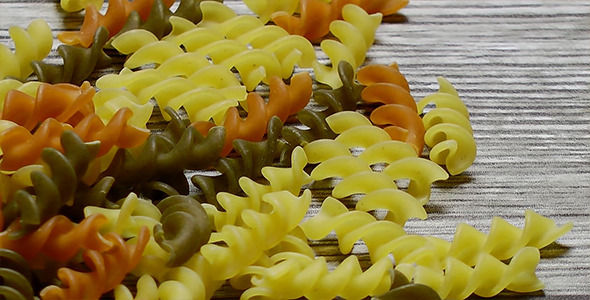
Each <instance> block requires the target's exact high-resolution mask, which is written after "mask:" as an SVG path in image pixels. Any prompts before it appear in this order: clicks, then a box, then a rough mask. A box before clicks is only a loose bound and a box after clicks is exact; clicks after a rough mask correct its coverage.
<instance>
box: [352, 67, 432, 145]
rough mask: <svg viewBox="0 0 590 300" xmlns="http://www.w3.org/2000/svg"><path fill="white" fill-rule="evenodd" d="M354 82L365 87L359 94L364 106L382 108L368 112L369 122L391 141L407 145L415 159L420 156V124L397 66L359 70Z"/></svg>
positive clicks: (413, 102) (422, 132) (421, 138)
mask: <svg viewBox="0 0 590 300" xmlns="http://www.w3.org/2000/svg"><path fill="white" fill-rule="evenodd" d="M384 74H387V75H384ZM357 79H358V80H359V82H360V83H362V84H365V85H367V87H366V88H365V89H364V90H363V92H362V98H363V100H364V101H365V102H367V103H380V104H383V105H380V106H378V107H377V108H375V109H374V110H373V111H372V112H371V116H370V119H371V122H373V124H376V125H379V126H383V128H384V129H385V131H387V133H388V134H389V136H390V137H391V139H393V140H398V141H403V142H407V143H409V144H410V145H412V147H414V149H415V150H416V153H417V154H418V155H420V154H422V150H423V148H424V132H425V129H424V124H423V123H422V118H420V115H418V111H417V107H416V101H415V100H414V97H412V95H411V94H410V88H409V85H408V82H407V80H406V78H405V77H404V75H403V74H402V73H400V72H399V68H398V67H397V64H395V63H394V64H392V65H390V66H380V65H368V66H365V67H363V68H360V69H359V71H358V73H357Z"/></svg>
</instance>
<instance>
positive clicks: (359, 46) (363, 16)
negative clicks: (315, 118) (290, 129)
mask: <svg viewBox="0 0 590 300" xmlns="http://www.w3.org/2000/svg"><path fill="white" fill-rule="evenodd" d="M381 17H382V15H381V13H375V14H371V15H369V14H367V13H366V12H365V11H364V10H363V9H362V8H360V7H358V6H356V5H353V4H347V5H345V6H344V7H343V8H342V19H343V20H336V21H334V22H332V23H330V32H331V33H332V35H334V36H335V37H336V38H337V39H338V41H336V40H324V41H322V42H321V44H320V48H321V49H322V51H323V52H324V53H325V54H326V55H327V57H328V58H329V61H330V63H331V65H332V66H326V65H323V64H321V63H320V62H319V61H315V62H314V65H313V70H314V74H315V78H316V80H317V81H318V82H321V83H324V84H327V85H329V86H330V87H332V88H333V89H336V88H339V87H340V86H342V84H343V83H342V82H341V81H340V78H339V74H338V65H339V64H340V62H341V61H347V62H349V63H350V64H351V65H352V67H353V70H355V71H356V70H357V68H359V67H360V66H361V65H362V63H363V62H364V61H365V56H366V54H367V51H368V49H369V48H370V47H371V45H373V42H374V40H375V32H376V30H377V27H378V26H379V24H381Z"/></svg>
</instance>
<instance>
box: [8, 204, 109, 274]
mask: <svg viewBox="0 0 590 300" xmlns="http://www.w3.org/2000/svg"><path fill="white" fill-rule="evenodd" d="M106 222H107V219H106V218H105V217H104V216H103V215H94V216H90V217H88V218H85V219H83V220H82V222H80V223H79V224H75V223H73V222H72V221H70V220H69V219H68V218H66V217H65V216H63V215H56V216H54V217H52V218H50V219H49V220H47V221H46V222H44V223H43V224H42V225H41V226H40V227H39V228H38V229H36V230H35V231H32V232H30V233H28V234H26V235H23V236H22V237H19V238H17V239H14V236H13V233H16V232H18V230H19V229H20V228H19V227H20V226H19V223H18V222H13V223H12V224H10V226H8V228H7V229H6V230H4V231H3V232H1V233H0V244H1V245H2V249H9V250H12V251H16V252H18V253H19V254H20V255H22V256H23V257H24V258H25V259H26V260H27V261H29V262H31V263H32V264H34V266H36V267H42V266H43V264H44V261H43V260H44V259H45V258H50V259H53V260H56V261H60V262H66V261H68V260H70V259H71V258H73V257H74V255H76V254H77V253H78V252H79V251H80V250H81V249H93V250H99V251H105V250H108V249H109V248H111V247H112V242H111V241H109V240H108V239H106V238H105V237H104V236H103V235H102V234H101V233H100V232H99V229H100V228H101V227H102V226H103V225H104V224H105V223H106Z"/></svg>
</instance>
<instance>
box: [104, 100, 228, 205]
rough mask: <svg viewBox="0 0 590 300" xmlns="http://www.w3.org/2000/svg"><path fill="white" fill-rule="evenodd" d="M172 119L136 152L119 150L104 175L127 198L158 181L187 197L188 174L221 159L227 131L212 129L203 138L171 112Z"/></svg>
mask: <svg viewBox="0 0 590 300" xmlns="http://www.w3.org/2000/svg"><path fill="white" fill-rule="evenodd" d="M165 111H166V112H167V113H168V114H169V115H170V116H171V117H172V119H171V121H170V122H169V123H168V125H167V127H166V128H165V129H164V131H163V132H161V133H152V134H151V135H150V136H149V137H148V138H147V140H146V141H145V143H143V144H142V145H141V146H140V147H139V148H138V149H136V151H133V152H131V151H129V150H124V149H119V151H118V152H117V153H116V154H115V157H114V158H113V160H112V162H111V164H110V165H109V167H108V168H107V170H106V171H105V172H103V174H102V175H105V176H107V175H108V176H112V177H113V178H115V180H116V181H115V184H114V185H115V186H116V187H118V189H120V190H122V191H123V192H124V195H127V194H128V193H129V191H130V190H131V189H132V188H133V187H134V186H137V185H140V184H143V183H147V182H150V181H154V180H158V181H162V182H165V183H167V184H170V185H171V186H173V187H174V188H175V189H176V190H177V191H178V192H179V193H180V194H187V193H188V181H187V180H186V177H185V176H184V174H183V172H184V171H185V170H202V169H206V168H207V167H209V166H211V165H212V164H213V163H214V162H215V161H216V160H217V158H218V157H219V153H220V152H221V149H222V147H223V144H224V141H225V129H223V127H219V126H216V127H213V128H211V129H210V130H209V133H208V134H207V137H203V136H202V135H201V134H200V133H199V132H198V131H197V130H196V128H195V127H193V126H190V124H188V122H185V121H186V120H183V119H182V117H181V116H180V115H179V114H178V113H177V112H176V111H175V110H174V109H172V108H170V107H166V108H165Z"/></svg>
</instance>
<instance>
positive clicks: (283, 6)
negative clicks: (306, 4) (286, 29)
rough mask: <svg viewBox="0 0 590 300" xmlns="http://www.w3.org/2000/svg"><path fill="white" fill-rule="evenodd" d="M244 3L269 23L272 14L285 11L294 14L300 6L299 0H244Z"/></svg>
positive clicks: (263, 20)
mask: <svg viewBox="0 0 590 300" xmlns="http://www.w3.org/2000/svg"><path fill="white" fill-rule="evenodd" d="M244 4H246V6H247V7H248V8H249V9H250V10H251V11H252V12H253V13H255V14H256V15H257V16H258V17H259V18H260V20H262V22H264V23H267V22H268V21H269V20H270V19H271V16H272V14H274V13H276V12H279V11H281V12H285V13H287V14H288V15H292V14H293V13H295V11H297V9H298V7H299V0H282V1H271V0H244Z"/></svg>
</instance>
